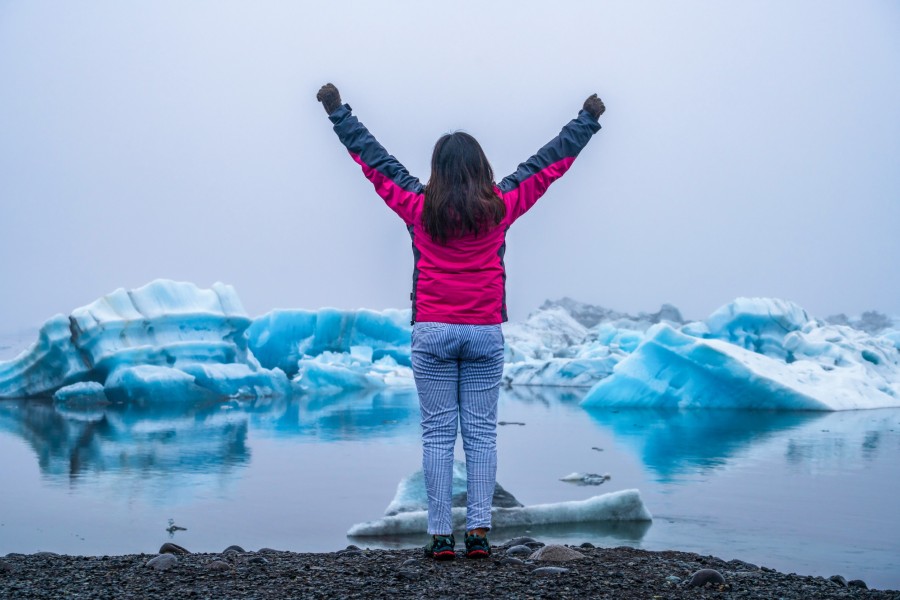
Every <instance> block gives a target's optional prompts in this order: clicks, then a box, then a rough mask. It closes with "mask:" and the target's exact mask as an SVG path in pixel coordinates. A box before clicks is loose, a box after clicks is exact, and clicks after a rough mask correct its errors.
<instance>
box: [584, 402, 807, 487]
mask: <svg viewBox="0 0 900 600" xmlns="http://www.w3.org/2000/svg"><path fill="white" fill-rule="evenodd" d="M587 412H588V414H589V415H590V417H591V418H592V419H593V420H595V421H597V422H598V423H600V424H601V425H603V426H605V427H609V428H610V429H611V430H612V431H613V432H614V433H615V435H616V437H617V438H619V439H620V440H621V441H623V442H625V443H626V444H628V445H629V446H631V447H633V448H634V449H635V450H636V451H637V453H638V454H639V455H640V457H641V460H642V462H643V463H644V464H645V465H646V466H647V468H649V469H650V470H652V471H654V472H655V473H657V474H658V475H659V476H660V478H661V479H662V480H667V479H669V478H671V477H674V476H677V475H679V474H682V473H692V472H694V471H696V469H697V468H698V467H699V468H712V467H718V466H722V465H724V464H726V463H727V462H728V460H729V459H730V458H731V457H733V456H734V455H736V454H737V453H739V452H742V451H745V450H747V449H748V448H752V447H754V446H756V445H758V444H759V443H761V442H764V441H765V440H768V439H770V438H772V437H775V436H778V435H783V434H784V433H785V432H787V431H791V430H793V429H796V428H798V427H800V426H803V425H805V424H808V423H813V422H817V421H818V420H819V419H822V418H823V417H824V416H825V415H824V414H822V413H815V412H809V411H761V410H716V411H704V410H683V411H679V410H666V409H640V408H635V409H623V410H604V409H592V408H589V409H587Z"/></svg>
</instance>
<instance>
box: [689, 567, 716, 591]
mask: <svg viewBox="0 0 900 600" xmlns="http://www.w3.org/2000/svg"><path fill="white" fill-rule="evenodd" d="M707 583H713V584H716V585H721V584H723V583H725V578H724V577H722V574H721V573H719V572H718V571H716V570H715V569H700V570H699V571H697V572H696V573H694V574H693V575H691V578H690V579H688V582H687V584H686V585H687V587H689V588H693V587H703V586H704V585H706V584H707Z"/></svg>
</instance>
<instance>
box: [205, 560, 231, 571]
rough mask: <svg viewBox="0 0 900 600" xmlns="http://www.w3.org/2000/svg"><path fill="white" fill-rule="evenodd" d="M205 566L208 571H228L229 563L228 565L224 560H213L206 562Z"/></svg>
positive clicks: (229, 568)
mask: <svg viewBox="0 0 900 600" xmlns="http://www.w3.org/2000/svg"><path fill="white" fill-rule="evenodd" d="M206 568H207V569H209V570H210V571H230V570H231V565H229V564H228V563H227V562H225V561H224V560H214V561H212V562H211V563H209V564H207V565H206Z"/></svg>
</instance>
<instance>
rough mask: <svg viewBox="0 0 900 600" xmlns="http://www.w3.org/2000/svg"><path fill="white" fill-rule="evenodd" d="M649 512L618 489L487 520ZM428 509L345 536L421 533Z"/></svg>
mask: <svg viewBox="0 0 900 600" xmlns="http://www.w3.org/2000/svg"><path fill="white" fill-rule="evenodd" d="M452 513H453V528H454V529H463V528H464V527H465V520H466V509H465V508H462V507H456V508H453V509H452ZM650 520H652V517H651V515H650V512H649V511H648V510H647V508H646V507H645V506H644V502H643V501H642V500H641V494H640V492H639V491H638V490H621V491H618V492H612V493H609V494H602V495H600V496H593V497H591V498H588V499H587V500H573V501H569V502H555V503H551V504H534V505H531V506H523V507H520V508H493V509H491V522H492V527H493V528H494V529H502V528H504V527H516V528H520V529H522V528H524V529H527V528H530V527H534V526H541V525H555V524H563V523H590V522H598V521H650ZM427 525H428V512H427V511H421V510H420V511H414V512H404V513H399V514H396V515H394V516H390V517H384V518H382V519H378V520H376V521H369V522H366V523H358V524H356V525H354V526H353V527H351V528H350V530H349V531H348V532H347V535H349V536H357V537H366V536H391V535H404V534H411V533H421V532H423V531H426V530H427Z"/></svg>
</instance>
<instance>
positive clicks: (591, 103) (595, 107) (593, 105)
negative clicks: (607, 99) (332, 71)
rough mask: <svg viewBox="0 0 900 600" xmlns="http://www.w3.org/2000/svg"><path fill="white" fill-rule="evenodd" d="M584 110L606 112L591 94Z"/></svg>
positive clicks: (603, 106)
mask: <svg viewBox="0 0 900 600" xmlns="http://www.w3.org/2000/svg"><path fill="white" fill-rule="evenodd" d="M323 89H324V88H323ZM335 91H337V90H335ZM584 110H586V111H588V112H589V113H591V115H592V116H593V117H594V118H595V119H597V118H599V117H600V115H602V114H603V113H604V112H606V106H605V105H604V104H603V100H601V99H600V98H598V97H597V94H591V95H590V96H588V99H587V100H585V101H584Z"/></svg>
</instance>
